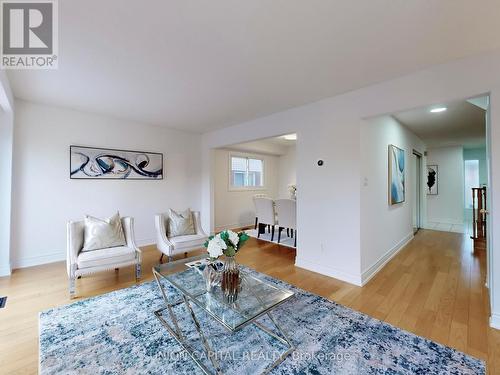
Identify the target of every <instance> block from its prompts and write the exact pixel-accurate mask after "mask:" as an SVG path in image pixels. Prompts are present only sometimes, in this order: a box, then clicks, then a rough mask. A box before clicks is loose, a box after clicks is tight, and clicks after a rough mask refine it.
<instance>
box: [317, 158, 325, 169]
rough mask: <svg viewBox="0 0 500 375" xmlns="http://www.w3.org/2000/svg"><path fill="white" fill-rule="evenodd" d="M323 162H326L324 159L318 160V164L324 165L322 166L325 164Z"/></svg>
mask: <svg viewBox="0 0 500 375" xmlns="http://www.w3.org/2000/svg"><path fill="white" fill-rule="evenodd" d="M323 164H324V162H323V160H321V159H319V160H318V166H320V167H322V166H323Z"/></svg>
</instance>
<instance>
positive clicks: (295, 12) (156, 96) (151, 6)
mask: <svg viewBox="0 0 500 375" xmlns="http://www.w3.org/2000/svg"><path fill="white" fill-rule="evenodd" d="M498 10H499V8H498V1H497V0H482V1H481V2H480V3H478V2H475V1H470V0H439V1H422V0H404V1H395V0H370V1H363V2H360V1H352V0H331V1H324V0H308V1H304V0H252V1H234V0H216V1H194V0H176V1H174V0H149V1H137V0H106V1H98V0H73V1H59V19H60V22H59V41H60V43H59V46H60V51H59V69H58V70H55V71H26V70H24V71H9V72H8V74H9V78H10V80H11V83H12V87H13V91H14V93H15V96H17V97H18V98H22V99H27V100H31V101H36V102H41V103H48V104H54V105H59V106H66V107H70V108H75V109H81V110H86V111H92V112H97V113H103V114H108V115H112V116H116V117H119V118H126V119H130V120H135V121H139V122H146V123H151V124H156V125H162V126H168V127H174V128H179V129H184V130H189V131H196V132H204V131H209V130H211V129H215V128H219V127H223V126H228V125H231V124H234V123H238V122H241V121H244V120H248V119H252V118H255V117H259V116H263V115H266V114H269V113H272V112H276V111H280V110H283V109H286V108H290V107H294V106H297V105H301V104H305V103H308V102H312V101H316V100H319V99H321V98H325V97H328V96H333V95H336V94H339V93H343V92H346V91H349V90H352V89H355V88H359V87H363V86H366V85H369V84H372V83H376V82H379V81H383V80H387V79H390V78H393V77H396V76H400V75H403V74H406V73H410V72H413V71H416V70H419V69H422V68H424V67H426V66H430V65H434V64H438V63H443V62H447V61H450V60H454V59H457V58H461V57H465V56H469V55H474V54H478V53H481V52H485V51H489V50H493V49H498V48H500V38H499V37H498V35H500V22H498Z"/></svg>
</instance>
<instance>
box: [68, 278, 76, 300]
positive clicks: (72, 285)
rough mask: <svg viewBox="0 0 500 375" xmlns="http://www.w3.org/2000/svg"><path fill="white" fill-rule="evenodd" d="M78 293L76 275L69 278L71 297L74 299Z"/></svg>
mask: <svg viewBox="0 0 500 375" xmlns="http://www.w3.org/2000/svg"><path fill="white" fill-rule="evenodd" d="M75 295H76V281H75V278H74V277H70V278H69V298H70V299H73V298H75Z"/></svg>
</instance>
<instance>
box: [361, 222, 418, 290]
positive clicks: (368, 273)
mask: <svg viewBox="0 0 500 375" xmlns="http://www.w3.org/2000/svg"><path fill="white" fill-rule="evenodd" d="M412 239H413V232H411V233H409V234H407V235H406V236H405V237H404V238H403V239H402V240H401V241H399V242H398V243H397V244H396V245H394V246H393V247H392V248H391V249H389V251H387V252H386V253H385V254H384V255H382V256H381V257H380V259H379V260H377V261H376V262H375V263H373V264H372V265H371V266H370V267H368V268H367V269H366V270H365V271H364V272H363V273H362V274H361V285H366V283H367V282H368V281H370V280H371V278H372V277H373V276H375V275H376V274H377V273H378V272H379V271H380V270H381V269H382V268H384V266H385V265H386V264H387V263H389V261H390V260H391V259H392V258H394V257H395V256H396V254H397V253H399V252H400V251H401V250H402V249H403V248H404V247H405V246H406V245H407V244H408V243H409V242H410V241H411V240H412Z"/></svg>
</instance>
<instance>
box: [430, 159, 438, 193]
mask: <svg viewBox="0 0 500 375" xmlns="http://www.w3.org/2000/svg"><path fill="white" fill-rule="evenodd" d="M438 181H439V175H438V166H437V165H428V166H427V195H438Z"/></svg>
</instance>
